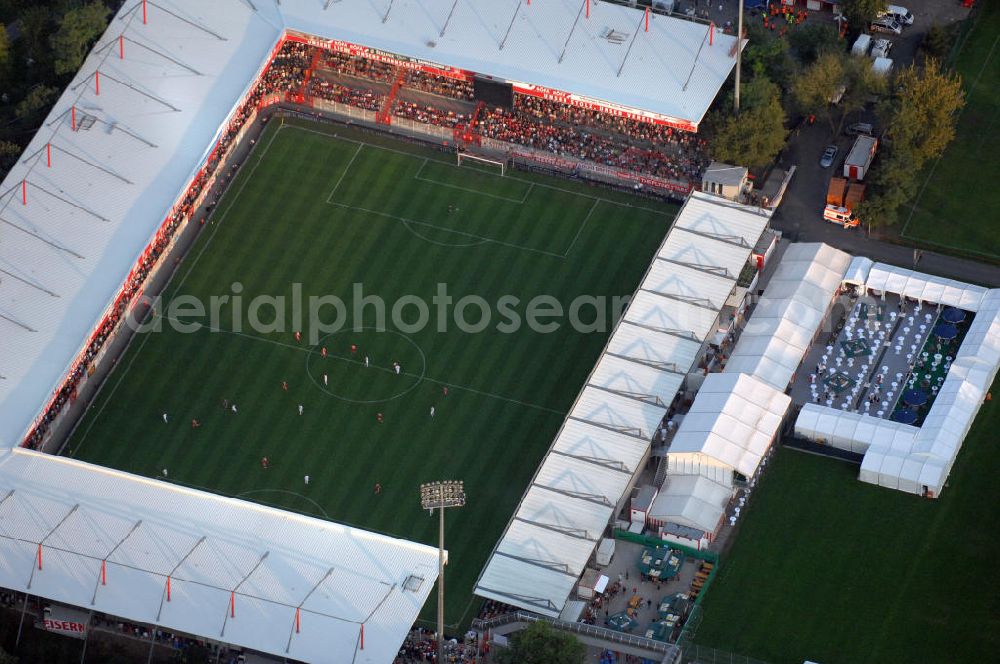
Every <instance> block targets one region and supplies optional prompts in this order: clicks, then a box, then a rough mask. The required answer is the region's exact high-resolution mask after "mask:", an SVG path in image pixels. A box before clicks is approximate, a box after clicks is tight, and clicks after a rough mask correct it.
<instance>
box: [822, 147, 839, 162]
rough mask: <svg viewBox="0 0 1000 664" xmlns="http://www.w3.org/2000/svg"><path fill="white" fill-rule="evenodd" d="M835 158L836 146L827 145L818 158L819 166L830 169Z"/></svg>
mask: <svg viewBox="0 0 1000 664" xmlns="http://www.w3.org/2000/svg"><path fill="white" fill-rule="evenodd" d="M836 158H837V146H836V145H828V146H826V149H825V150H823V156H822V157H820V158H819V165H820V166H822V167H823V168H830V167H831V166H833V160H834V159H836Z"/></svg>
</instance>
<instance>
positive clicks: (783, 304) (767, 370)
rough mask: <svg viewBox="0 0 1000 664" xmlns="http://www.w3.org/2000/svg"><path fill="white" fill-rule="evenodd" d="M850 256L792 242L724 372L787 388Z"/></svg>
mask: <svg viewBox="0 0 1000 664" xmlns="http://www.w3.org/2000/svg"><path fill="white" fill-rule="evenodd" d="M850 260H851V257H850V255H848V254H846V253H844V252H842V251H840V250H838V249H834V248H833V247H830V246H828V245H825V244H818V243H803V244H792V245H791V246H790V247H788V249H787V250H786V251H785V255H784V256H783V257H782V259H781V263H780V264H779V265H778V268H777V269H776V270H775V272H774V275H773V276H772V277H771V281H770V283H768V285H767V288H766V289H765V291H764V296H763V297H762V298H761V299H760V302H759V303H758V305H757V308H756V310H755V311H754V313H753V316H752V317H751V319H750V322H749V323H748V324H747V326H746V328H745V329H744V330H743V333H742V334H741V335H740V339H739V341H738V342H737V343H736V347H735V348H734V349H733V353H732V355H731V356H730V358H729V362H728V363H727V364H726V369H725V371H726V372H731V373H745V374H750V375H752V376H755V377H757V378H759V379H760V380H763V381H764V382H766V383H768V384H769V385H771V386H773V387H775V388H777V389H779V390H782V391H783V390H785V388H787V387H788V385H789V383H790V382H791V380H792V377H793V376H794V374H795V371H796V368H797V367H798V365H799V364H800V363H801V362H802V358H803V357H805V353H806V351H807V350H808V348H809V344H810V343H811V342H812V339H813V338H814V336H815V335H816V332H818V331H819V327H820V325H821V324H822V322H823V319H824V317H825V316H826V312H827V310H828V309H829V306H830V303H831V301H832V299H833V296H834V294H835V293H836V292H837V289H838V288H839V287H840V284H841V279H842V278H843V276H844V273H845V271H846V270H847V268H848V265H849V263H850Z"/></svg>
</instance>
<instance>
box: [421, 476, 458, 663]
mask: <svg viewBox="0 0 1000 664" xmlns="http://www.w3.org/2000/svg"><path fill="white" fill-rule="evenodd" d="M420 505H421V507H423V508H424V509H426V510H430V511H431V512H433V511H434V510H435V509H437V511H438V519H439V521H438V607H437V642H438V660H437V661H439V662H443V661H444V510H445V508H448V507H462V506H463V505H465V486H464V485H463V483H462V480H445V481H443V482H427V483H425V484H421V485H420Z"/></svg>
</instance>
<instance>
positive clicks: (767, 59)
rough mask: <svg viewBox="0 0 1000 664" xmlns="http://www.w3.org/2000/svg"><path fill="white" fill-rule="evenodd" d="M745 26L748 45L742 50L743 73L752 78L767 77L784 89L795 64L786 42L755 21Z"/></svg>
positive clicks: (790, 77)
mask: <svg viewBox="0 0 1000 664" xmlns="http://www.w3.org/2000/svg"><path fill="white" fill-rule="evenodd" d="M745 25H746V34H747V40H748V42H749V43H748V44H747V46H746V48H745V49H744V50H743V72H744V73H745V74H747V75H752V76H761V75H764V76H767V77H768V78H769V79H771V80H772V81H774V82H775V83H777V84H778V85H780V86H782V87H784V86H785V85H786V84H787V83H788V81H790V80H791V79H792V75H793V74H794V72H795V62H794V61H793V60H792V56H791V54H790V53H789V52H788V41H787V40H785V39H778V38H777V37H775V36H774V33H773V32H771V31H770V30H767V29H765V28H764V26H763V24H761V23H758V22H757V21H751V22H748V23H746V24H745Z"/></svg>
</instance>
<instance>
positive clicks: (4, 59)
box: [0, 23, 10, 69]
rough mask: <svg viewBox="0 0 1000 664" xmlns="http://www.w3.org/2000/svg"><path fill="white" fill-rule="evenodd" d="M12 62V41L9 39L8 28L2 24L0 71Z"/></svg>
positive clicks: (0, 29)
mask: <svg viewBox="0 0 1000 664" xmlns="http://www.w3.org/2000/svg"><path fill="white" fill-rule="evenodd" d="M9 62H10V39H9V38H8V37H7V26H6V25H4V24H3V23H0V69H2V68H4V67H6V66H7V64H8V63H9Z"/></svg>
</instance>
